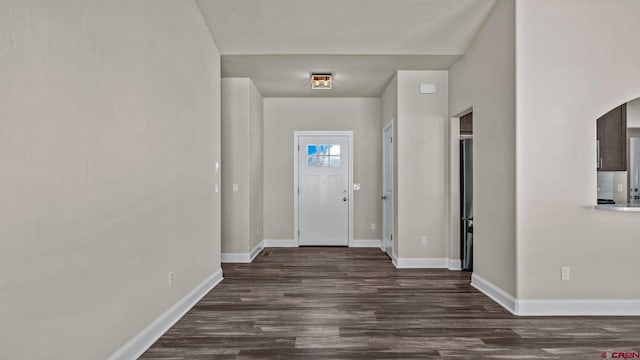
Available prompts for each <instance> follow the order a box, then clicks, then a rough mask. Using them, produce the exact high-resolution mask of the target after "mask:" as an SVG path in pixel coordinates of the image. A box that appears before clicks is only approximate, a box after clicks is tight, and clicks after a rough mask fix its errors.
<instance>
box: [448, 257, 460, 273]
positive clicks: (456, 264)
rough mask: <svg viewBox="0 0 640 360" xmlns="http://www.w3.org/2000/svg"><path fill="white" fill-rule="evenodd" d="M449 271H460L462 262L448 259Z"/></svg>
mask: <svg viewBox="0 0 640 360" xmlns="http://www.w3.org/2000/svg"><path fill="white" fill-rule="evenodd" d="M449 270H454V271H455V270H462V261H461V260H460V259H449Z"/></svg>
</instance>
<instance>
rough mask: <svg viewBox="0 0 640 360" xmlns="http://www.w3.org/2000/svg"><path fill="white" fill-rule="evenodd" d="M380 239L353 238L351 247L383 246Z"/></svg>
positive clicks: (350, 243)
mask: <svg viewBox="0 0 640 360" xmlns="http://www.w3.org/2000/svg"><path fill="white" fill-rule="evenodd" d="M381 243H382V241H380V240H351V241H350V242H349V247H363V248H381Z"/></svg>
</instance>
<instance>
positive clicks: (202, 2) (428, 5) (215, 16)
mask: <svg viewBox="0 0 640 360" xmlns="http://www.w3.org/2000/svg"><path fill="white" fill-rule="evenodd" d="M495 1H496V0H197V2H198V5H199V6H200V9H201V11H202V13H203V16H204V18H205V20H206V22H207V24H208V26H209V28H210V30H211V33H212V35H213V38H214V40H215V41H216V45H217V46H218V49H219V50H220V52H221V54H222V55H223V57H222V73H223V76H227V77H229V76H240V77H250V78H251V79H252V80H253V81H254V83H255V84H256V86H257V87H258V89H259V90H260V91H261V92H262V94H263V95H264V96H267V97H268V96H339V97H344V96H380V94H381V93H382V89H384V86H385V85H386V83H387V82H388V80H389V79H390V78H391V76H392V74H393V73H394V72H395V71H396V70H442V69H448V68H449V67H450V66H451V65H452V64H453V63H454V62H455V61H456V60H457V59H458V58H459V56H460V55H462V54H464V52H465V50H466V48H467V46H468V45H469V43H470V41H471V40H472V39H473V37H474V36H475V34H476V32H477V31H478V29H479V28H480V27H481V25H482V24H483V23H484V21H485V19H486V17H487V16H488V14H489V13H490V11H491V9H492V8H493V5H494V4H495ZM265 55H277V56H265ZM364 55H369V56H364ZM370 55H376V56H370ZM398 55H401V56H398ZM313 71H326V72H331V73H333V74H334V77H335V86H334V89H333V90H330V91H314V92H311V90H310V89H309V74H310V73H311V72H313Z"/></svg>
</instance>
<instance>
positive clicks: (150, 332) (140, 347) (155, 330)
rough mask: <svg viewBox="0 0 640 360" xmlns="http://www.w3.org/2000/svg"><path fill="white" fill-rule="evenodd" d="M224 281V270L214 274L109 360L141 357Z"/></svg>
mask: <svg viewBox="0 0 640 360" xmlns="http://www.w3.org/2000/svg"><path fill="white" fill-rule="evenodd" d="M222 280H223V277H222V270H218V271H216V272H215V273H213V275H211V276H210V277H209V278H207V279H206V280H205V281H203V282H202V283H201V284H200V285H198V287H196V288H195V289H193V290H191V292H190V293H189V294H187V295H186V296H185V297H183V298H182V299H181V300H180V301H178V302H177V303H176V304H175V305H173V306H172V307H171V308H169V310H167V311H165V312H164V313H163V314H162V315H160V316H159V317H158V318H157V319H155V320H154V321H153V322H152V323H151V324H149V325H148V326H147V327H146V328H144V329H143V330H142V331H141V332H139V333H138V334H137V335H136V336H135V337H133V339H131V340H129V341H128V342H127V343H126V344H124V345H123V346H122V347H121V348H120V349H118V350H117V351H116V352H115V353H113V355H111V356H110V357H109V360H129V359H137V358H138V357H140V356H141V355H142V354H143V353H144V352H145V351H147V349H148V348H149V347H151V345H153V343H155V342H156V341H157V340H158V339H159V338H160V337H161V336H162V335H163V334H164V333H165V332H167V330H169V329H170V328H171V327H172V326H173V325H174V324H175V323H176V322H178V320H180V319H181V318H182V317H183V316H184V315H185V314H186V313H187V312H188V311H189V310H190V309H191V308H192V307H193V306H194V305H195V304H197V303H198V301H200V299H202V298H203V297H204V296H205V295H206V294H207V293H208V292H209V291H211V289H213V288H214V287H215V286H216V285H218V284H219V283H220V282H221V281H222Z"/></svg>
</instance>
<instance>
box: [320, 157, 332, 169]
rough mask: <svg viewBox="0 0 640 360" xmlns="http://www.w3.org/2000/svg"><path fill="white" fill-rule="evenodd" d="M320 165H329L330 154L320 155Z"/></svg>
mask: <svg viewBox="0 0 640 360" xmlns="http://www.w3.org/2000/svg"><path fill="white" fill-rule="evenodd" d="M318 166H321V167H329V157H328V156H318Z"/></svg>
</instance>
